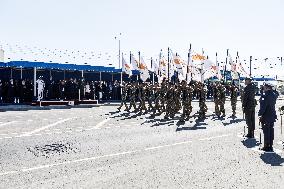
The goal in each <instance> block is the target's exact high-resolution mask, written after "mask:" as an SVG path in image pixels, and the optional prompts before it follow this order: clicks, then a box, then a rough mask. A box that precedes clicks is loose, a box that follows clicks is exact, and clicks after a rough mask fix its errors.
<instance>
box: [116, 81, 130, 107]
mask: <svg viewBox="0 0 284 189" xmlns="http://www.w3.org/2000/svg"><path fill="white" fill-rule="evenodd" d="M121 89H122V94H121V104H120V106H119V107H118V108H117V109H118V110H119V111H120V110H121V108H122V107H123V105H124V106H125V110H126V111H128V106H127V90H128V87H127V86H121Z"/></svg>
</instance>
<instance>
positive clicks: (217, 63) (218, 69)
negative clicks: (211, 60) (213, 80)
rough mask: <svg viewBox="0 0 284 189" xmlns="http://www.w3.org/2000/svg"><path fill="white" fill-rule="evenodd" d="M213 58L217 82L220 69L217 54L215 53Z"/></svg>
mask: <svg viewBox="0 0 284 189" xmlns="http://www.w3.org/2000/svg"><path fill="white" fill-rule="evenodd" d="M215 58H216V60H215V61H216V63H215V64H216V66H217V69H216V71H217V73H216V74H217V78H218V80H219V71H220V68H219V62H218V53H217V52H216V54H215Z"/></svg>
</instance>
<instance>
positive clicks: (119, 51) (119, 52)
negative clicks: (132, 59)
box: [114, 33, 121, 69]
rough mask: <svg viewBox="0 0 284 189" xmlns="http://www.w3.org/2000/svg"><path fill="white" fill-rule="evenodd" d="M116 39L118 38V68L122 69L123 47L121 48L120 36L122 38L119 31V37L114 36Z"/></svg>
mask: <svg viewBox="0 0 284 189" xmlns="http://www.w3.org/2000/svg"><path fill="white" fill-rule="evenodd" d="M114 38H115V39H118V68H119V69H120V68H121V65H120V56H121V55H120V54H121V49H120V38H121V33H119V36H118V37H114Z"/></svg>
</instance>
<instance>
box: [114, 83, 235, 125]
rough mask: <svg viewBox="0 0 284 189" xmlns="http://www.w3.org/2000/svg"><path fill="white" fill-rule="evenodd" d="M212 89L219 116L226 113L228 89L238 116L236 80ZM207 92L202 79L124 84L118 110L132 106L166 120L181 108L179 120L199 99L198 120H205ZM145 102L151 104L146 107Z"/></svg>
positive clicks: (185, 115) (190, 110) (216, 112)
mask: <svg viewBox="0 0 284 189" xmlns="http://www.w3.org/2000/svg"><path fill="white" fill-rule="evenodd" d="M212 91H213V95H212V97H213V101H214V104H215V114H216V116H217V117H219V118H220V117H225V116H226V113H225V108H224V105H225V101H226V94H227V92H229V94H230V101H231V106H232V110H233V114H232V115H231V116H232V117H235V116H236V104H237V98H238V93H239V87H238V86H237V85H236V84H234V83H231V84H226V85H225V84H222V82H214V83H213V84H212ZM207 94H208V91H207V87H206V85H205V84H203V83H201V82H190V83H189V84H187V83H186V81H181V82H177V83H172V82H168V81H167V80H165V79H164V80H163V82H162V83H161V84H158V83H155V84H150V83H140V84H138V83H137V82H133V83H123V86H122V100H121V105H120V107H118V110H121V109H122V107H123V106H124V107H125V111H130V110H131V109H132V107H133V108H134V109H133V111H134V112H138V113H149V114H151V116H152V117H155V116H156V115H161V114H162V113H165V119H169V118H173V117H174V116H175V114H176V113H178V112H179V111H182V114H181V118H180V121H185V120H188V119H189V116H190V115H191V113H192V105H191V104H192V100H193V99H196V100H198V102H199V111H198V112H197V115H198V119H200V120H202V119H205V115H206V112H207V106H206V99H207ZM128 102H129V105H128V104H127V103H128ZM137 102H139V106H137V105H136V103H137ZM146 103H147V104H148V107H146Z"/></svg>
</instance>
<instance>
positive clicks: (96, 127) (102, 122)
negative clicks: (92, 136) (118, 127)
mask: <svg viewBox="0 0 284 189" xmlns="http://www.w3.org/2000/svg"><path fill="white" fill-rule="evenodd" d="M109 121H110V118H106V119H105V120H103V121H101V122H99V123H98V124H97V125H96V126H94V127H92V129H99V128H100V127H102V126H104V124H106V123H107V122H109Z"/></svg>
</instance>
